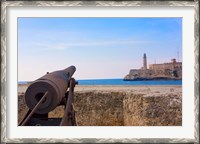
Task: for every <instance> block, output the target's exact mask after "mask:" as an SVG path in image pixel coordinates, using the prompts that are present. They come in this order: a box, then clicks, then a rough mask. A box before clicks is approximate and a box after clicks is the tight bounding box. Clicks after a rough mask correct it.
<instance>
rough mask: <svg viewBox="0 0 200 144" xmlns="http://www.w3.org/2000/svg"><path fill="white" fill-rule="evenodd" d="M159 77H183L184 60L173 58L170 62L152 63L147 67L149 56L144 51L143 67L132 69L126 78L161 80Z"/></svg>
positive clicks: (176, 78)
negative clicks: (179, 60)
mask: <svg viewBox="0 0 200 144" xmlns="http://www.w3.org/2000/svg"><path fill="white" fill-rule="evenodd" d="M159 79H164V80H165V79H166V80H167V79H172V80H181V79H182V62H177V61H176V59H172V61H171V62H169V63H162V64H150V65H149V69H148V68H147V56H146V54H145V53H144V56H143V67H142V68H141V69H131V70H130V71H129V74H128V75H126V76H125V77H124V80H159Z"/></svg>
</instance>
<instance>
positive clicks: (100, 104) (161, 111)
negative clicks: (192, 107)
mask: <svg viewBox="0 0 200 144" xmlns="http://www.w3.org/2000/svg"><path fill="white" fill-rule="evenodd" d="M74 100H75V103H74V106H75V110H76V118H77V122H78V125H79V126H168V125H170V126H179V125H182V95H181V94H180V93H173V92H172V93H165V94H162V93H151V94H144V93H130V92H114V91H105V92H102V91H86V92H81V91H78V92H75V97H74ZM26 110H27V107H26V106H25V103H24V97H23V95H21V96H19V120H20V119H22V117H23V115H24V114H25V111H26ZM62 115H63V107H62V106H59V107H58V108H56V109H55V110H54V111H52V112H50V114H49V116H50V117H62Z"/></svg>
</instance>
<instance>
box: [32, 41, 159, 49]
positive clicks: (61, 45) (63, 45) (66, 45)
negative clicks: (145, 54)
mask: <svg viewBox="0 0 200 144" xmlns="http://www.w3.org/2000/svg"><path fill="white" fill-rule="evenodd" d="M152 43H158V42H157V41H137V40H135V41H134V40H121V41H120V40H118V41H87V42H71V43H67V42H66V43H64V42H60V43H54V44H51V43H49V42H47V43H37V44H35V47H38V49H40V50H51V49H52V50H65V49H68V48H74V47H84V46H115V45H130V44H152Z"/></svg>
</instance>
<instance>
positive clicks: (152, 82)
mask: <svg viewBox="0 0 200 144" xmlns="http://www.w3.org/2000/svg"><path fill="white" fill-rule="evenodd" d="M78 84H79V85H182V80H148V81H124V80H123V79H93V80H78Z"/></svg>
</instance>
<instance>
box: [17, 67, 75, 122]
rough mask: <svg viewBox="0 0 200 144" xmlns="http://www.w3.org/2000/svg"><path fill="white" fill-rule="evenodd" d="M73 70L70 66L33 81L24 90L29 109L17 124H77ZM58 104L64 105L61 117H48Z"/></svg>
mask: <svg viewBox="0 0 200 144" xmlns="http://www.w3.org/2000/svg"><path fill="white" fill-rule="evenodd" d="M75 70H76V68H75V67H74V66H70V67H68V68H66V69H64V70H59V71H55V72H52V73H47V74H46V75H44V76H42V77H41V78H39V79H37V80H36V81H34V82H33V83H32V84H31V85H30V86H29V87H28V88H27V90H26V92H25V101H26V104H27V106H28V108H29V111H28V112H27V114H26V116H25V117H24V119H23V120H22V121H21V122H20V124H19V125H77V124H76V119H75V112H74V108H73V95H74V87H75V85H76V81H75V79H73V78H72V75H73V74H74V72H75ZM68 89H69V90H68ZM59 105H64V106H65V108H64V116H63V118H62V119H60V118H48V113H49V112H50V111H52V110H54V109H55V108H56V107H57V106H59Z"/></svg>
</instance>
